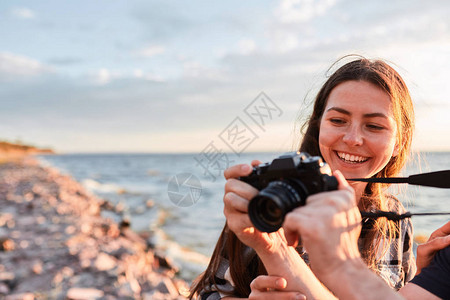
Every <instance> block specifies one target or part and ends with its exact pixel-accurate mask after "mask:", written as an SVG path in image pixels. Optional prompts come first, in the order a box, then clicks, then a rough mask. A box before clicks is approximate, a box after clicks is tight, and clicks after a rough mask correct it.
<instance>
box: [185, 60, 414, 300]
mask: <svg viewBox="0 0 450 300" xmlns="http://www.w3.org/2000/svg"><path fill="white" fill-rule="evenodd" d="M304 128H306V130H305V133H304V137H303V140H302V142H301V146H300V149H299V150H300V151H302V152H307V153H309V154H311V155H314V156H322V158H323V159H324V160H325V161H326V162H327V163H328V164H329V166H330V168H331V169H332V171H337V170H339V171H341V172H342V173H343V175H344V176H345V177H347V178H349V177H365V178H368V177H390V176H395V175H397V174H398V173H399V172H400V170H401V169H402V167H403V166H404V165H405V162H406V159H407V157H408V155H409V152H410V146H411V140H412V132H413V128H414V109H413V105H412V101H411V97H410V95H409V91H408V89H407V87H406V85H405V83H404V82H403V80H402V78H401V77H400V75H399V74H398V73H397V72H396V71H395V70H394V69H393V68H392V67H390V66H389V65H388V64H386V63H385V62H383V61H380V60H375V61H372V60H368V59H365V58H361V57H358V58H357V59H356V60H354V61H351V62H349V63H347V64H345V65H343V66H342V67H340V68H339V69H338V70H337V71H336V72H335V73H334V74H332V75H331V76H330V77H329V78H328V80H327V81H326V82H325V84H324V85H323V86H322V88H321V90H320V91H319V93H318V95H317V97H316V99H315V102H314V109H313V112H312V115H311V117H310V118H309V120H308V122H307V123H306V124H305V126H304ZM255 163H256V162H255ZM250 171H251V168H250V167H249V166H246V168H245V167H243V166H239V165H238V166H234V167H231V168H229V169H228V170H226V171H225V174H226V178H227V179H228V180H227V183H226V185H225V196H224V203H225V209H224V212H225V216H226V217H227V225H226V226H225V228H224V230H223V232H222V235H221V237H220V238H219V241H218V243H217V245H216V249H215V251H214V253H213V256H212V258H211V262H210V265H209V266H208V268H207V270H206V271H205V273H204V274H203V276H201V277H200V278H199V280H198V281H197V283H196V285H195V286H194V288H193V291H192V294H191V296H193V295H194V294H195V293H196V292H199V293H200V295H201V296H202V299H205V298H209V297H211V298H210V299H217V298H218V297H222V296H235V297H248V296H249V294H250V292H251V286H250V282H251V281H252V280H253V279H254V278H256V277H257V276H258V275H261V274H265V273H266V272H267V273H268V274H276V273H277V271H276V270H275V271H274V269H273V266H277V263H274V261H277V260H278V259H279V258H280V257H281V258H282V259H281V260H280V263H279V264H278V265H279V266H280V265H283V261H284V262H285V261H286V260H290V265H292V266H297V267H299V268H301V264H304V263H305V262H308V261H307V258H306V256H304V255H303V254H305V252H304V251H303V249H301V247H300V248H298V249H297V250H298V252H299V253H297V252H295V251H294V252H295V253H294V252H292V251H293V250H292V249H290V248H289V247H287V245H286V240H283V234H282V233H279V232H275V233H270V234H268V233H261V232H259V231H257V230H255V229H254V227H253V225H252V224H251V222H250V220H249V217H248V214H247V206H248V201H249V200H250V199H252V198H253V196H254V195H256V193H258V191H257V190H255V189H254V188H253V187H251V186H249V185H248V184H246V183H244V182H242V181H239V180H236V178H238V177H240V176H246V175H248V173H249V172H250ZM351 186H352V187H353V189H354V191H355V196H356V203H358V208H359V209H360V210H364V211H370V210H376V209H382V210H390V211H396V212H404V208H403V206H402V204H401V202H400V201H399V200H397V199H396V198H394V197H393V196H391V195H390V194H388V192H387V190H386V188H387V185H382V184H378V183H362V182H358V183H352V184H351ZM411 237H412V223H411V221H410V220H409V219H408V220H402V221H400V222H397V223H396V222H393V221H388V220H385V219H383V218H380V219H378V220H376V221H375V220H365V221H364V224H363V229H362V233H361V236H360V237H359V241H358V244H359V245H358V246H359V250H360V252H361V254H362V257H363V259H364V260H365V262H366V263H367V265H368V266H369V267H370V268H371V269H373V270H374V271H375V272H376V273H377V274H378V275H379V276H380V277H381V278H383V279H384V280H385V281H386V282H387V283H388V284H389V285H390V286H391V287H392V288H394V289H399V288H401V287H402V286H403V285H404V284H405V283H406V282H408V281H409V280H410V279H411V278H412V277H413V276H414V273H415V264H414V257H413V254H412V238H411ZM244 244H245V245H246V246H248V247H246V246H245V245H244ZM298 254H301V256H302V257H300V256H298ZM286 257H288V258H286ZM304 260H305V261H304ZM267 262H269V263H268V264H266V263H267ZM265 267H269V269H267V270H266V269H265ZM275 268H277V267H275ZM278 271H279V270H278ZM288 285H289V282H288ZM316 290H318V289H316ZM302 292H304V293H305V294H306V296H307V298H322V296H323V295H317V294H315V289H314V288H310V287H308V286H306V287H305V290H304V291H302ZM219 295H220V296H219Z"/></svg>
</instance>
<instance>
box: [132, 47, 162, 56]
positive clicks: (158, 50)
mask: <svg viewBox="0 0 450 300" xmlns="http://www.w3.org/2000/svg"><path fill="white" fill-rule="evenodd" d="M164 52H166V48H165V47H164V46H161V45H150V46H147V47H145V48H142V49H139V50H137V51H136V54H137V55H138V56H143V57H152V56H155V55H159V54H163V53H164Z"/></svg>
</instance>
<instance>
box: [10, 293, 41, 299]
mask: <svg viewBox="0 0 450 300" xmlns="http://www.w3.org/2000/svg"><path fill="white" fill-rule="evenodd" d="M34 299H35V297H34V295H33V294H32V293H20V294H12V295H8V296H6V298H5V300H34Z"/></svg>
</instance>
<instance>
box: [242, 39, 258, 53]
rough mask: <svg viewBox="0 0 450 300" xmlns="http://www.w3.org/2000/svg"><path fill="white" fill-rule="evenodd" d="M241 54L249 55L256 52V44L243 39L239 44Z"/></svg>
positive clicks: (250, 40)
mask: <svg viewBox="0 0 450 300" xmlns="http://www.w3.org/2000/svg"><path fill="white" fill-rule="evenodd" d="M238 47H239V53H241V54H242V55H249V54H251V53H252V52H254V51H255V50H256V43H255V41H254V40H252V39H242V40H240V41H239V43H238Z"/></svg>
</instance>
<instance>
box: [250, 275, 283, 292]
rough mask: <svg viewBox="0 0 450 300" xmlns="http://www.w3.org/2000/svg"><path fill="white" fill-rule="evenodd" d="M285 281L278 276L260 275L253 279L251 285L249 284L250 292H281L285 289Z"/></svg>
mask: <svg viewBox="0 0 450 300" xmlns="http://www.w3.org/2000/svg"><path fill="white" fill-rule="evenodd" d="M286 286H287V281H286V279H284V278H283V277H278V276H269V275H261V276H258V277H256V278H255V279H253V281H252V283H251V284H250V288H251V289H252V290H254V289H255V290H260V291H262V290H267V289H273V290H281V289H284V288H286Z"/></svg>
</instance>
